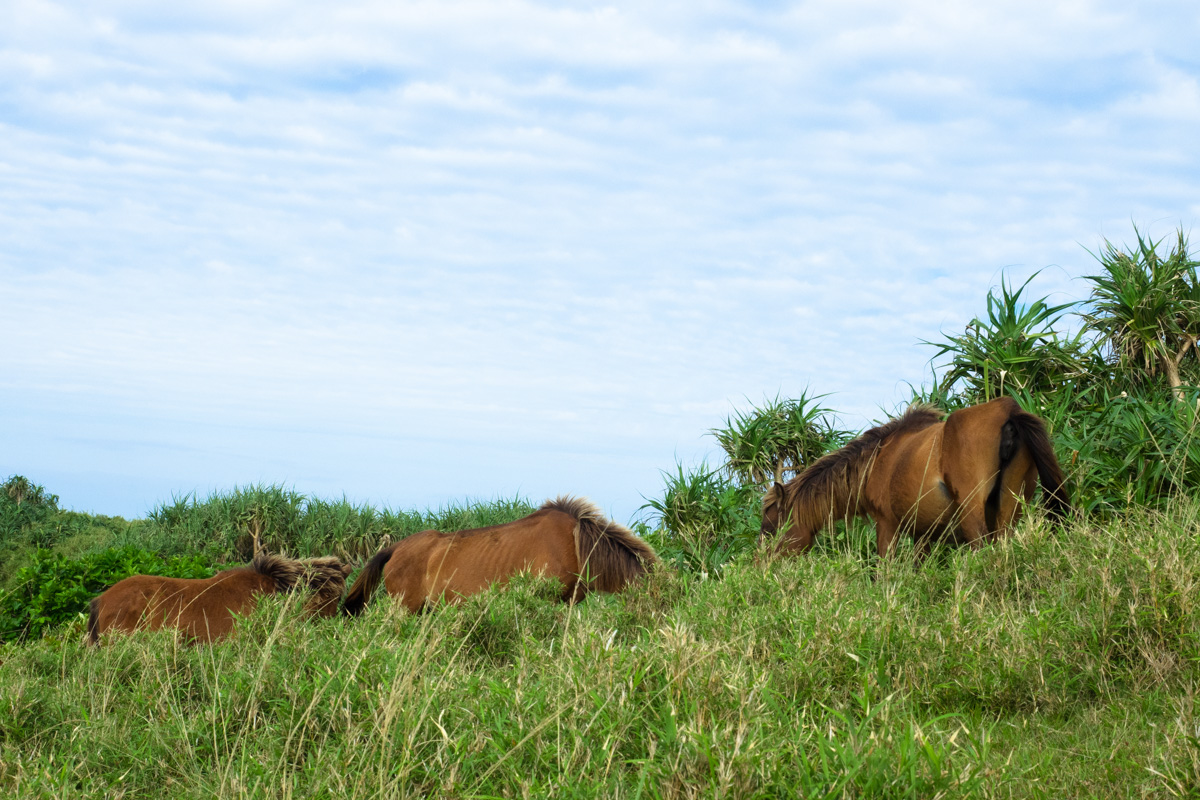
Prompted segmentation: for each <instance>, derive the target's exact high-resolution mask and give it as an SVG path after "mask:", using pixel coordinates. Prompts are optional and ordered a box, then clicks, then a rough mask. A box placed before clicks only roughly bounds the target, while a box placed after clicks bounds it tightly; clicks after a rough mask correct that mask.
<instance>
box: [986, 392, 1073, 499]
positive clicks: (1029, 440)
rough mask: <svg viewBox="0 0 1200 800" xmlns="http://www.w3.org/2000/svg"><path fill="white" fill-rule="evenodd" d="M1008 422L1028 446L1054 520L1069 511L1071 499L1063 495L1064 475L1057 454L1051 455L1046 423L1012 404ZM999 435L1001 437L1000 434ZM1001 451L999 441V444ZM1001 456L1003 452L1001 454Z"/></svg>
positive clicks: (1052, 452) (1064, 490) (1051, 450)
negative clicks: (1012, 407) (1012, 408)
mask: <svg viewBox="0 0 1200 800" xmlns="http://www.w3.org/2000/svg"><path fill="white" fill-rule="evenodd" d="M1013 406H1014V407H1015V408H1014V410H1013V412H1012V414H1011V415H1009V418H1008V421H1009V422H1010V423H1012V426H1013V428H1014V429H1015V430H1016V435H1017V438H1018V439H1020V440H1021V443H1022V444H1024V445H1025V446H1026V447H1028V448H1029V453H1030V455H1031V456H1032V457H1033V464H1034V466H1035V467H1037V472H1038V480H1040V481H1041V483H1042V492H1043V494H1044V498H1043V499H1044V502H1045V504H1046V510H1047V511H1048V512H1050V515H1051V516H1052V517H1054V518H1055V519H1062V518H1063V517H1065V516H1066V515H1067V512H1069V511H1070V510H1071V501H1070V499H1069V498H1068V496H1067V487H1066V477H1065V476H1064V475H1063V471H1062V467H1060V466H1059V465H1058V457H1057V456H1055V454H1054V445H1053V444H1052V443H1051V441H1050V433H1049V432H1048V431H1047V430H1046V423H1044V422H1042V420H1041V419H1040V418H1039V417H1037V416H1035V415H1033V414H1030V413H1029V412H1028V411H1024V410H1022V409H1021V408H1020V407H1019V406H1017V404H1016V403H1013ZM1002 438H1003V437H1002ZM1001 448H1002V450H1003V443H1002V444H1001ZM1002 455H1003V453H1002Z"/></svg>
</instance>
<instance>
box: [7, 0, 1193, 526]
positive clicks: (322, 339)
mask: <svg viewBox="0 0 1200 800" xmlns="http://www.w3.org/2000/svg"><path fill="white" fill-rule="evenodd" d="M81 5H82V4H69V5H68V4H58V3H54V2H39V1H38V0H21V2H18V3H13V4H9V5H8V6H6V7H5V8H4V9H3V10H0V419H2V420H3V422H2V423H0V473H3V475H8V474H12V473H20V474H24V475H27V476H28V477H30V478H31V479H33V480H35V481H36V482H38V483H41V484H43V485H45V486H46V487H47V488H48V489H49V490H51V491H53V492H55V493H57V494H59V495H60V496H61V498H62V504H63V505H64V506H66V507H71V508H76V509H79V510H88V511H95V512H98V513H106V514H121V515H125V516H142V515H144V514H145V513H146V511H147V510H148V509H150V508H153V507H154V506H155V505H156V504H157V503H159V502H162V501H166V500H169V499H170V498H171V497H172V496H173V495H179V494H185V493H188V492H193V491H195V492H198V493H199V494H200V496H202V497H203V496H205V495H207V494H208V493H209V492H211V491H213V490H218V489H222V490H223V489H228V488H230V487H233V486H236V485H244V484H248V483H281V484H285V485H289V486H294V487H295V488H296V489H298V490H300V491H302V492H305V493H308V494H313V495H317V496H321V497H332V498H336V497H340V496H342V495H343V494H344V495H346V496H348V497H350V498H351V499H353V500H355V501H366V502H371V503H374V504H377V505H386V506H390V507H401V508H413V507H418V508H422V507H426V506H438V505H441V504H443V503H446V502H449V501H457V500H462V499H464V498H490V497H496V496H512V495H513V494H515V493H517V492H519V493H520V494H521V495H522V496H525V497H528V498H529V499H531V500H533V501H534V502H540V501H541V500H542V499H544V498H546V497H550V496H554V495H557V494H559V493H563V492H571V493H577V494H583V495H585V496H588V497H590V498H592V499H593V500H594V501H596V502H597V503H599V504H600V505H601V506H602V507H604V508H606V509H607V510H609V511H610V513H612V514H613V515H614V516H615V517H616V518H618V519H621V520H627V519H628V518H629V517H630V516H631V515H633V514H634V512H635V511H636V509H637V507H638V506H639V505H640V504H641V503H642V502H643V499H642V498H643V496H657V495H658V494H659V493H660V492H661V487H662V479H661V476H660V471H661V470H671V469H673V468H674V465H675V463H676V462H677V461H681V462H683V463H685V464H693V463H696V462H697V461H699V460H700V459H701V458H704V457H705V456H706V455H707V456H708V457H709V458H710V459H715V443H714V442H713V441H712V439H711V437H708V436H706V431H707V430H708V429H709V428H711V427H714V426H716V425H718V424H720V422H721V421H722V419H723V418H724V417H725V416H726V415H727V414H729V413H730V412H731V411H732V410H733V409H734V408H735V407H744V406H745V405H747V404H748V401H756V400H760V399H761V398H762V397H763V396H764V395H774V394H775V393H777V392H780V393H783V394H785V395H796V394H799V393H800V392H801V391H802V390H804V389H805V388H806V387H810V388H811V389H812V390H813V391H816V392H822V393H829V395H830V396H829V397H828V398H827V403H828V404H829V405H831V406H833V407H835V408H837V409H839V410H840V411H841V412H842V417H843V419H844V421H845V423H846V424H847V425H849V426H853V427H864V426H866V425H867V424H868V423H869V422H870V421H871V420H873V419H878V418H880V417H881V416H882V414H883V411H884V410H889V411H890V410H892V409H894V408H895V407H896V405H897V404H898V403H899V402H901V401H902V400H903V399H904V398H905V397H906V396H907V392H908V388H907V387H908V384H909V383H914V384H919V383H920V382H922V381H923V380H926V379H927V378H928V375H929V372H928V366H927V362H928V359H929V357H930V355H931V354H932V351H931V349H930V348H928V347H922V346H920V345H919V344H918V342H919V340H921V339H936V338H938V336H939V333H940V332H941V331H956V330H961V329H962V326H963V325H964V324H965V323H966V322H967V321H968V320H969V319H970V318H971V317H972V316H974V315H976V314H978V313H982V311H983V309H984V298H985V296H986V293H987V291H988V289H989V288H990V287H992V286H995V285H997V284H998V283H999V281H1000V277H1001V275H1002V274H1005V275H1007V276H1009V277H1011V278H1012V279H1013V280H1015V281H1020V280H1024V279H1025V278H1026V277H1027V276H1028V275H1030V274H1032V273H1033V272H1035V271H1036V270H1039V269H1041V270H1043V271H1042V273H1041V274H1040V275H1039V276H1038V278H1037V279H1036V280H1035V281H1034V283H1033V284H1032V285H1031V290H1032V291H1034V292H1036V293H1038V294H1053V295H1054V296H1055V298H1061V299H1068V298H1079V297H1081V295H1082V293H1083V292H1084V291H1085V290H1084V289H1083V288H1082V285H1081V283H1080V282H1078V281H1077V280H1075V279H1076V278H1078V277H1079V276H1081V275H1085V274H1088V273H1089V271H1090V270H1091V268H1092V263H1091V257H1090V256H1089V255H1088V253H1087V252H1086V250H1085V249H1084V248H1085V247H1087V248H1091V249H1093V250H1094V249H1095V248H1096V247H1097V245H1098V244H1099V243H1100V241H1101V240H1102V238H1103V237H1108V238H1110V239H1114V240H1118V241H1120V240H1128V239H1130V238H1132V235H1133V229H1132V223H1137V224H1138V225H1140V226H1141V227H1142V228H1143V229H1146V230H1149V231H1150V233H1151V234H1152V235H1155V236H1161V235H1166V234H1169V233H1170V232H1171V231H1172V230H1173V229H1174V228H1175V227H1177V226H1179V225H1182V226H1183V227H1184V228H1185V230H1187V231H1192V230H1193V229H1194V228H1195V226H1196V223H1197V220H1198V219H1200V192H1198V191H1197V189H1198V187H1200V155H1198V152H1200V147H1197V145H1198V143H1200V80H1198V77H1200V56H1198V55H1197V52H1198V51H1197V48H1196V47H1195V43H1196V42H1197V41H1200V9H1197V7H1196V5H1195V4H1194V3H1191V2H1158V3H1155V2H1150V3H1141V4H1137V5H1136V7H1134V6H1131V5H1130V4H1127V3H1115V2H1113V3H1109V2H1069V3H1057V4H1054V3H1050V4H1048V3H1045V2H1038V3H1034V2H1009V3H1004V4H978V3H955V2H950V3H947V2H894V1H893V2H844V1H843V0H837V1H836V2H832V1H831V2H810V3H803V4H789V3H758V4H737V3H722V2H704V1H703V0H702V1H701V2H687V3H673V2H663V3H654V4H646V3H609V4H591V3H567V4H559V5H542V4H537V3H529V2H487V3H473V2H465V3H458V2H443V1H442V0H439V2H431V3H394V2H378V3H372V2H361V3H360V2H344V3H339V4H336V6H330V4H325V3H307V4H306V3H295V2H291V3H276V2H264V3H255V2H246V1H245V0H239V1H238V2H206V3H203V4H194V5H192V4H170V5H168V6H164V5H163V4H161V3H139V2H124V3H120V2H117V3H104V2H101V3H94V4H86V7H85V8H83V7H80V6H81ZM3 475H0V477H3Z"/></svg>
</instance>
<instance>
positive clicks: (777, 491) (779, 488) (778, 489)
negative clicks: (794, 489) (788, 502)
mask: <svg viewBox="0 0 1200 800" xmlns="http://www.w3.org/2000/svg"><path fill="white" fill-rule="evenodd" d="M771 496H772V497H774V498H775V499H776V500H778V501H781V502H782V500H783V484H782V483H780V482H779V481H775V485H774V486H772V487H771Z"/></svg>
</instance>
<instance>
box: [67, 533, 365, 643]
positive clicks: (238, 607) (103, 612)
mask: <svg viewBox="0 0 1200 800" xmlns="http://www.w3.org/2000/svg"><path fill="white" fill-rule="evenodd" d="M349 574H350V567H349V565H347V564H343V563H342V562H341V561H339V560H338V559H337V558H334V557H332V556H330V557H326V558H313V559H306V560H301V561H294V560H292V559H287V558H283V557H281V556H273V555H269V554H267V553H259V554H258V555H256V556H255V557H254V560H253V561H252V562H250V564H249V565H248V566H245V567H237V568H236V569H227V570H225V571H224V572H218V573H217V574H216V575H213V576H212V577H211V578H164V577H162V576H159V575H131V576H129V577H128V578H125V579H123V580H120V581H117V582H116V583H115V584H113V585H112V586H110V587H109V588H108V589H107V590H106V591H105V592H104V593H103V594H101V595H100V596H99V597H96V598H94V599H93V600H92V611H91V614H90V615H89V616H88V640H89V642H90V643H91V644H99V643H100V636H101V635H102V634H108V633H109V632H110V631H134V630H152V631H156V630H159V629H160V628H179V629H180V630H182V631H183V632H184V633H185V634H186V635H187V637H188V638H189V639H190V640H192V641H198V642H205V643H207V642H211V641H213V640H214V639H219V638H221V637H223V636H226V635H227V634H228V633H229V632H230V631H231V630H233V615H234V614H246V613H248V612H250V611H251V610H252V609H253V608H254V606H255V605H256V604H257V603H258V596H259V595H264V594H284V593H287V592H292V591H295V590H296V589H304V590H307V591H309V592H311V593H312V596H311V597H309V598H308V600H307V601H305V603H304V611H305V612H306V613H307V614H309V615H313V616H318V617H332V616H334V615H335V614H336V613H337V605H338V601H339V600H341V598H342V592H343V591H344V590H345V588H346V576H347V575H349Z"/></svg>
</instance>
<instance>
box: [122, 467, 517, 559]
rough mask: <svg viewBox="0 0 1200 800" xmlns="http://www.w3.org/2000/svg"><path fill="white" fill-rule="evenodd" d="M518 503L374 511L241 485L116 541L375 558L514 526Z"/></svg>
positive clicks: (171, 506) (246, 553) (174, 506)
mask: <svg viewBox="0 0 1200 800" xmlns="http://www.w3.org/2000/svg"><path fill="white" fill-rule="evenodd" d="M533 511H534V507H533V506H532V505H530V504H529V503H528V502H527V501H525V500H522V499H520V498H515V499H513V500H507V499H497V500H494V501H490V502H480V503H467V504H464V505H461V506H460V505H450V506H447V507H446V508H444V509H439V510H437V511H428V512H424V513H422V512H405V511H398V512H397V511H389V510H384V511H377V510H376V509H375V508H373V507H372V506H369V505H365V504H364V505H355V504H353V503H351V502H350V501H348V500H346V499H345V498H343V499H341V500H336V501H325V500H321V499H319V498H313V497H306V496H305V495H303V494H300V493H299V492H296V491H294V490H292V489H287V488H284V487H281V486H246V487H238V488H236V489H234V490H233V491H231V492H217V493H214V494H212V495H211V496H209V497H208V498H207V499H204V500H199V499H197V498H196V497H195V496H194V495H187V496H185V497H177V498H175V499H174V500H172V501H171V502H170V503H164V504H162V505H160V506H159V507H158V508H157V509H155V510H154V511H152V512H151V513H150V519H149V522H148V525H146V527H145V528H144V529H141V530H137V531H130V534H129V536H128V537H127V538H126V539H125V540H124V541H122V542H121V543H122V544H130V545H135V546H138V547H144V548H148V549H152V550H155V551H157V552H160V553H170V554H191V553H202V554H204V555H205V556H207V557H208V558H209V559H210V560H214V561H236V562H242V561H248V560H249V559H250V558H251V557H252V556H253V554H254V542H255V539H256V538H257V539H258V541H259V543H260V544H261V545H262V546H263V547H265V548H266V549H268V550H270V551H271V552H281V553H287V554H289V555H291V556H296V557H310V556H325V555H334V556H338V557H339V558H342V559H344V560H347V561H354V560H356V559H363V558H367V557H369V556H372V555H374V554H375V553H376V552H377V551H378V550H379V549H380V548H381V547H383V546H384V545H386V544H388V543H390V542H394V541H396V540H397V539H402V538H404V537H405V536H408V535H409V534H413V533H416V532H418V531H423V530H428V529H430V528H435V529H437V530H442V531H456V530H463V529H465V528H479V527H484V526H487V525H497V524H501V523H505V522H512V521H513V520H516V519H520V518H521V517H524V516H526V515H528V514H531V513H533Z"/></svg>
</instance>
